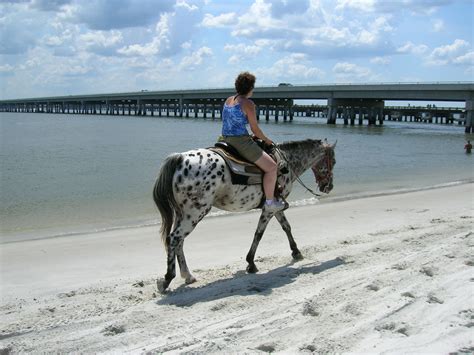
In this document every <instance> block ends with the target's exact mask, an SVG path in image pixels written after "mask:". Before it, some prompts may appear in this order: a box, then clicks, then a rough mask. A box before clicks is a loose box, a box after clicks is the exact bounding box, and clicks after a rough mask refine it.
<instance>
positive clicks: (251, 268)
mask: <svg viewBox="0 0 474 355" xmlns="http://www.w3.org/2000/svg"><path fill="white" fill-rule="evenodd" d="M272 217H273V213H271V212H265V210H262V214H261V215H260V219H259V220H258V226H257V230H256V231H255V236H254V237H253V242H252V246H251V247H250V250H249V252H248V254H247V258H246V260H247V262H248V266H247V272H249V273H251V274H254V273H256V272H257V271H258V269H257V267H256V266H255V262H254V259H255V252H256V251H257V247H258V243H260V240H261V239H262V237H263V233H264V232H265V229H266V228H267V225H268V222H270V220H271V219H272Z"/></svg>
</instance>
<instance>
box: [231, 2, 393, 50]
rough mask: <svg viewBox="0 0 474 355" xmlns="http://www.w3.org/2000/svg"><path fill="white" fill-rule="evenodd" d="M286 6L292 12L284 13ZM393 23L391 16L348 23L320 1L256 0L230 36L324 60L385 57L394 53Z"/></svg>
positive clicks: (384, 15) (385, 15)
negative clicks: (343, 57)
mask: <svg viewBox="0 0 474 355" xmlns="http://www.w3.org/2000/svg"><path fill="white" fill-rule="evenodd" d="M278 6H279V7H278ZM287 7H289V9H291V11H285V9H287ZM275 9H277V10H275ZM331 10H332V9H331ZM392 21H393V19H392V15H390V14H383V15H377V16H375V17H374V16H370V18H364V17H362V18H360V19H357V20H348V19H345V18H344V17H341V16H338V15H337V14H335V13H331V11H327V10H326V9H325V8H324V7H323V6H322V4H321V2H319V1H311V2H309V3H308V2H306V1H300V2H295V3H293V2H291V1H270V0H255V2H254V3H253V4H252V5H251V6H250V8H249V10H248V11H247V12H246V15H245V16H241V17H240V18H239V20H238V22H237V24H236V25H234V26H232V31H231V34H232V35H233V36H234V37H236V38H241V37H244V38H247V39H251V40H253V41H254V42H256V41H261V40H267V45H268V47H270V48H271V49H273V50H275V51H287V52H289V53H306V54H310V55H316V56H319V57H325V58H334V57H341V56H369V55H370V56H373V55H376V54H379V55H380V54H383V55H386V54H389V53H393V52H394V46H393V45H392V44H391V42H390V37H389V36H388V35H389V34H390V33H391V32H392V31H393V30H394V27H393V25H392V24H391V22H392Z"/></svg>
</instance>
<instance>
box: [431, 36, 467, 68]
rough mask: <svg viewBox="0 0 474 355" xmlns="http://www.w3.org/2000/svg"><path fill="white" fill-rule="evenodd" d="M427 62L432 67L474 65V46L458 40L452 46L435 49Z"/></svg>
mask: <svg viewBox="0 0 474 355" xmlns="http://www.w3.org/2000/svg"><path fill="white" fill-rule="evenodd" d="M427 62H428V64H431V65H447V64H456V65H474V63H473V61H472V46H471V45H470V44H469V42H467V41H465V40H462V39H456V40H454V42H453V43H452V44H447V45H444V46H440V47H437V48H435V49H433V51H432V52H431V54H430V55H429V57H428V59H427Z"/></svg>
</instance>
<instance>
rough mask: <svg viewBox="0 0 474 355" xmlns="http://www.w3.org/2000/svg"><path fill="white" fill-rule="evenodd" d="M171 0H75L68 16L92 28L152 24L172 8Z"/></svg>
mask: <svg viewBox="0 0 474 355" xmlns="http://www.w3.org/2000/svg"><path fill="white" fill-rule="evenodd" d="M173 4H174V1H172V0H160V1H155V0H120V1H115V0H88V1H76V2H75V3H74V5H75V6H74V7H73V8H72V11H71V13H70V16H71V17H72V18H73V20H74V21H75V22H77V23H83V24H85V25H86V26H88V27H89V28H91V29H93V30H111V29H121V28H128V27H141V26H146V25H150V24H152V23H153V22H154V21H156V20H157V19H158V18H159V17H160V16H161V15H162V14H163V13H165V12H168V11H171V10H172V9H173Z"/></svg>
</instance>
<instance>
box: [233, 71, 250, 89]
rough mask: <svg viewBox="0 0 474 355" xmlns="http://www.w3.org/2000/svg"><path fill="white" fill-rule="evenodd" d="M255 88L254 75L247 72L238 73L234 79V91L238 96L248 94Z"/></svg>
mask: <svg viewBox="0 0 474 355" xmlns="http://www.w3.org/2000/svg"><path fill="white" fill-rule="evenodd" d="M254 86H255V75H253V74H250V73H249V72H247V71H246V72H243V73H240V74H239V76H237V79H235V90H236V91H237V94H239V95H247V94H249V93H250V92H251V91H252V90H253V88H254Z"/></svg>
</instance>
